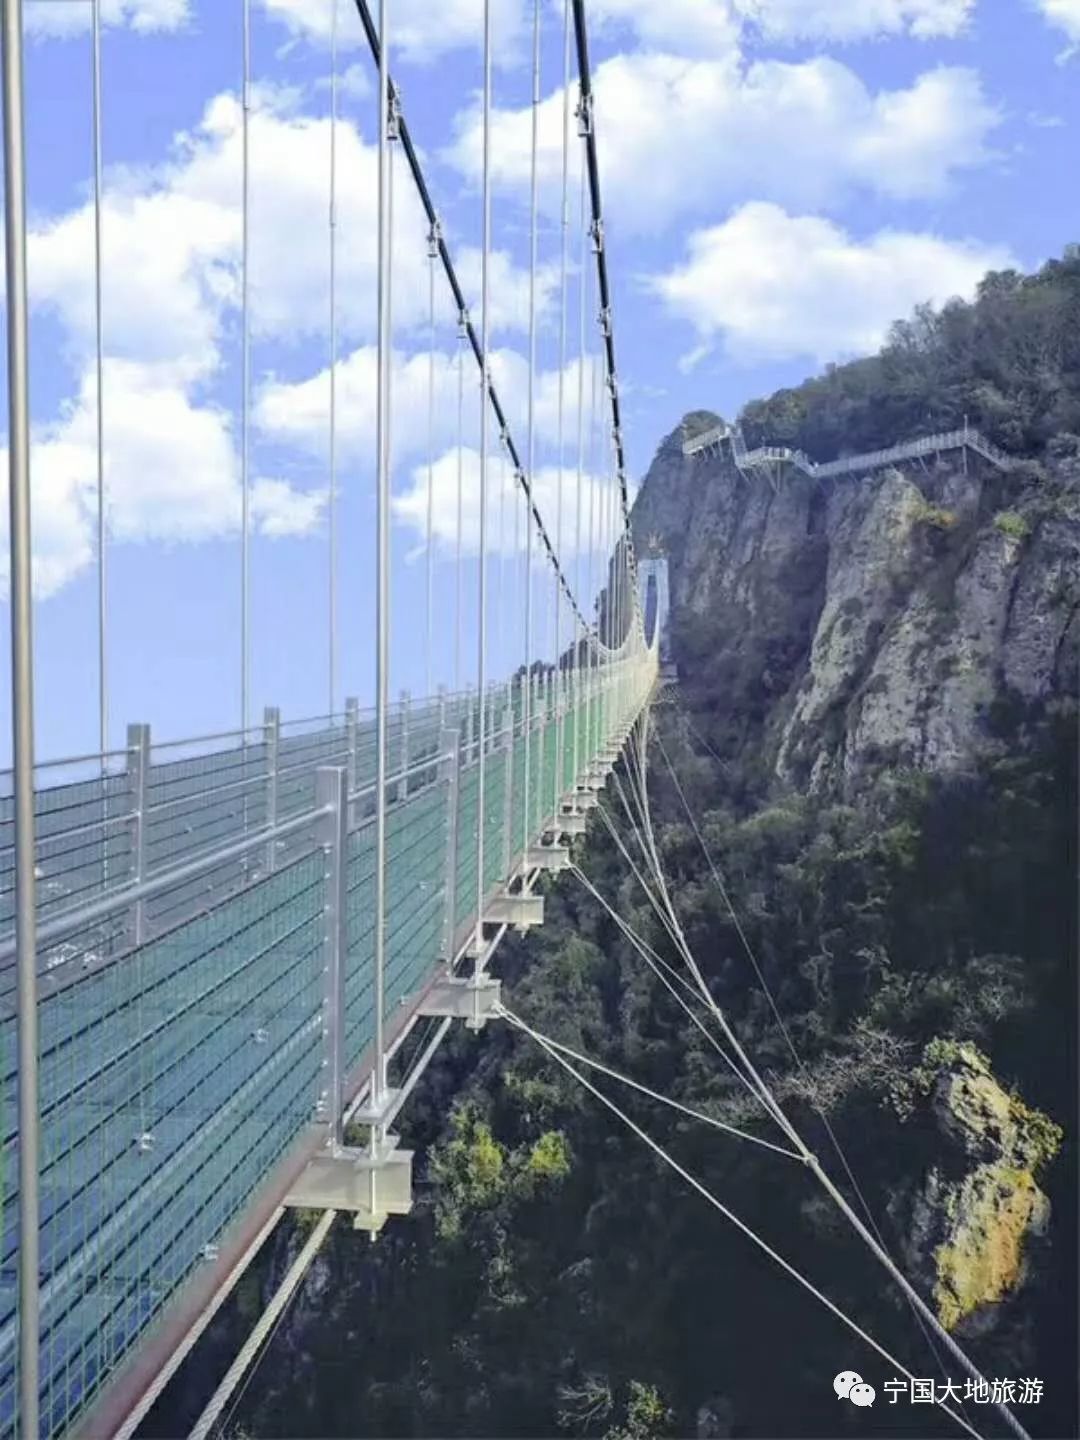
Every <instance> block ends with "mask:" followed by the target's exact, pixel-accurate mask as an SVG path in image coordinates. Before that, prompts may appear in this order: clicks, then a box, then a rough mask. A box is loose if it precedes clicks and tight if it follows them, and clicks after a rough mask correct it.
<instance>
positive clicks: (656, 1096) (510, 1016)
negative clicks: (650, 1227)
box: [495, 1003, 802, 1162]
mask: <svg viewBox="0 0 1080 1440" xmlns="http://www.w3.org/2000/svg"><path fill="white" fill-rule="evenodd" d="M495 1013H496V1014H498V1015H501V1016H502V1018H503V1019H504V1020H506V1021H508V1022H509V1023H510V1024H511V1025H513V1026H514V1028H515V1029H517V1030H520V1031H522V1032H523V1033H524V1034H526V1035H529V1036H531V1037H532V1038H533V1039H534V1040H537V1041H540V1042H542V1043H543V1044H544V1045H545V1046H550V1047H551V1048H552V1049H553V1050H558V1051H559V1052H560V1053H561V1054H563V1055H566V1056H567V1057H568V1058H569V1059H571V1060H576V1061H577V1063H578V1064H579V1065H585V1066H587V1067H588V1068H589V1069H590V1070H596V1071H598V1072H599V1073H600V1074H601V1075H606V1076H608V1078H609V1079H611V1080H618V1082H619V1083H620V1085H625V1086H627V1087H628V1088H629V1089H631V1090H637V1091H638V1092H639V1094H641V1095H647V1096H648V1097H649V1099H650V1100H656V1101H659V1103H660V1104H661V1105H667V1106H668V1107H669V1108H670V1109H672V1110H678V1111H680V1113H681V1114H683V1115H688V1116H689V1117H690V1118H691V1119H692V1120H700V1121H701V1122H702V1123H703V1124H705V1125H710V1126H712V1127H713V1129H715V1130H722V1131H724V1132H725V1133H726V1134H728V1135H734V1136H736V1137H737V1138H738V1139H740V1140H748V1141H749V1142H750V1143H751V1144H752V1145H760V1146H762V1147H763V1148H764V1149H766V1150H772V1151H773V1152H774V1153H775V1154H777V1155H785V1156H787V1158H788V1159H789V1160H797V1161H800V1162H801V1161H802V1156H801V1155H800V1154H798V1152H797V1151H795V1150H785V1149H784V1147H783V1146H782V1145H774V1144H773V1143H772V1141H771V1140H763V1139H762V1138H761V1136H760V1135H751V1134H750V1133H749V1132H748V1131H746V1130H740V1129H739V1128H738V1127H737V1126H735V1125H728V1124H727V1123H726V1122H725V1121H723V1120H719V1119H717V1117H716V1116H715V1115H709V1114H708V1113H707V1112H706V1111H704V1110H695V1109H694V1107H693V1106H692V1105H684V1104H683V1103H682V1102H681V1101H679V1100H674V1099H672V1097H671V1096H670V1095H663V1094H661V1093H660V1091H659V1090H652V1089H650V1087H649V1086H648V1085H643V1084H642V1083H641V1082H640V1080H632V1079H631V1078H630V1076H629V1075H623V1074H621V1073H620V1072H619V1071H618V1070H613V1069H612V1068H611V1067H610V1066H608V1065H604V1064H602V1063H601V1062H600V1061H599V1060H591V1059H590V1058H589V1057H588V1056H587V1055H582V1054H580V1053H579V1052H578V1051H577V1050H574V1049H572V1048H571V1047H570V1046H569V1045H563V1044H562V1043H561V1042H560V1041H558V1040H553V1039H552V1038H551V1036H550V1035H542V1034H541V1033H540V1032H539V1031H538V1030H534V1029H533V1028H532V1027H531V1026H530V1025H528V1024H527V1023H526V1022H525V1021H524V1020H522V1018H521V1016H520V1015H515V1014H514V1012H513V1011H512V1010H508V1009H507V1008H506V1006H505V1005H503V1004H501V1003H500V1004H498V1005H497V1006H496V1007H495Z"/></svg>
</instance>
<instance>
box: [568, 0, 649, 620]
mask: <svg viewBox="0 0 1080 1440" xmlns="http://www.w3.org/2000/svg"><path fill="white" fill-rule="evenodd" d="M572 5H573V11H574V35H575V38H576V40H577V56H578V82H579V84H580V87H581V103H580V109H579V118H580V121H581V128H582V131H583V138H584V140H585V155H586V159H587V161H588V171H589V203H590V207H591V210H592V221H591V226H590V229H591V232H592V237H593V250H594V251H595V253H596V275H597V282H598V286H599V291H600V330H601V334H602V335H603V338H604V353H605V358H606V360H607V374H608V394H609V396H610V398H611V423H612V439H613V441H614V444H615V468H616V473H617V475H618V480H619V493H620V495H621V497H622V511H623V525H624V531H625V536H624V543H625V544H626V550H627V568H628V570H629V574H630V581H631V584H632V586H633V590H634V593H635V595H636V593H637V558H636V556H635V554H634V533H633V530H632V529H631V527H630V495H629V491H628V489H627V484H626V452H625V450H624V448H623V438H622V409H621V406H620V403H619V384H618V372H617V370H616V369H615V327H614V324H613V322H612V314H611V286H610V283H609V281H608V268H607V253H606V250H605V247H604V208H603V203H602V201H601V198H600V162H599V160H598V159H597V152H596V120H595V115H594V108H593V88H592V70H591V67H590V65H589V36H588V31H587V30H586V27H585V0H572Z"/></svg>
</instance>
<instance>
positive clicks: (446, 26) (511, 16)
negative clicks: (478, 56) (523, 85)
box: [263, 0, 526, 68]
mask: <svg viewBox="0 0 1080 1440" xmlns="http://www.w3.org/2000/svg"><path fill="white" fill-rule="evenodd" d="M332 3H333V0H263V6H264V8H265V10H266V13H267V15H268V16H269V17H270V18H271V19H274V20H278V21H280V22H281V23H282V24H283V25H286V26H287V27H288V29H289V30H290V31H291V32H292V33H293V34H294V35H301V36H304V37H305V38H306V39H309V40H315V41H318V42H319V43H321V44H324V45H325V44H329V41H330V25H331V14H332V11H331V5H332ZM375 10H376V24H377V23H378V15H377V7H375ZM390 17H391V18H390V25H391V30H390V54H391V68H393V67H394V65H395V64H396V63H397V61H398V59H399V58H400V59H402V60H405V61H406V62H408V63H410V64H418V65H425V64H430V63H431V62H432V61H435V60H438V59H441V57H442V56H444V55H448V54H450V53H452V52H453V51H455V50H461V49H463V48H465V47H469V48H473V47H476V46H479V44H480V42H481V37H482V35H483V23H484V20H483V17H484V3H483V0H441V3H440V4H439V6H438V11H437V15H436V14H435V12H433V10H432V6H431V0H396V3H395V4H394V5H393V7H392V8H391V11H390ZM491 24H492V40H493V48H494V52H495V55H496V58H497V59H499V60H500V61H504V62H508V63H514V62H515V61H516V60H517V59H518V58H519V57H520V55H521V53H522V45H523V41H524V38H525V28H526V27H525V4H524V0H492V16H491ZM338 27H339V28H338V36H339V40H340V41H341V42H342V43H344V44H348V43H350V42H351V43H354V44H360V43H361V42H363V43H365V44H366V41H364V38H363V31H362V29H361V27H360V23H359V19H358V17H357V11H356V6H355V5H354V4H353V3H352V0H338Z"/></svg>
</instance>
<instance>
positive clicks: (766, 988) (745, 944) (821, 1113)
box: [656, 730, 962, 1408]
mask: <svg viewBox="0 0 1080 1440" xmlns="http://www.w3.org/2000/svg"><path fill="white" fill-rule="evenodd" d="M656 743H657V746H658V748H659V750H660V754H661V755H662V756H663V759H664V763H665V765H666V766H667V770H668V774H669V775H670V777H671V781H672V784H673V785H674V787H675V792H676V794H677V795H678V797H679V799H680V801H681V802H682V807H683V810H684V811H685V813H686V818H687V820H688V821H689V822H690V828H691V830H692V831H693V832H694V835H695V837H696V839H697V842H698V846H699V847H700V849H701V852H702V854H703V855H704V856H705V862H706V864H707V865H708V867H709V872H710V874H711V875H712V879H713V883H714V884H715V885H716V887H717V889H718V890H719V892H720V895H721V897H722V899H723V901H724V906H725V908H726V910H727V912H728V916H729V918H730V920H731V922H732V924H733V925H734V927H735V932H736V934H737V935H738V937H739V941H740V943H741V945H742V948H743V951H744V952H745V954H746V956H747V958H748V960H749V961H750V964H751V967H752V968H753V971H754V975H755V977H756V979H757V982H758V985H759V987H760V989H761V990H762V992H763V994H764V995H765V998H766V1000H767V1001H768V1004H769V1008H770V1010H771V1011H772V1014H773V1018H774V1020H775V1021H776V1024H777V1027H778V1029H779V1031H780V1034H781V1036H782V1037H783V1040H784V1043H785V1045H786V1046H787V1048H788V1051H789V1053H790V1055H791V1058H792V1059H793V1060H794V1062H795V1064H796V1066H797V1067H798V1069H799V1070H800V1072H801V1073H802V1076H803V1079H804V1081H805V1082H806V1084H807V1087H808V1089H809V1090H810V1091H811V1092H812V1090H813V1082H812V1079H811V1076H810V1072H809V1070H808V1068H807V1066H806V1064H805V1063H804V1061H803V1058H802V1056H801V1055H800V1054H799V1052H798V1050H797V1049H796V1048H795V1042H794V1041H793V1040H792V1038H791V1034H790V1032H789V1030H788V1028H787V1026H786V1025H785V1024H784V1020H783V1017H782V1016H781V1014H780V1008H779V1006H778V1005H777V1003H776V999H775V997H774V996H773V993H772V988H771V986H770V985H769V983H768V981H767V980H766V979H765V974H764V971H763V970H762V967H761V965H760V964H759V963H758V958H757V956H756V955H755V953H754V949H753V946H752V945H751V944H750V941H749V938H748V936H747V934H746V931H745V929H744V928H743V924H742V921H741V920H740V918H739V914H738V911H737V910H736V909H735V906H734V903H733V902H732V899H731V895H730V893H729V891H728V888H727V886H726V885H725V883H724V880H723V877H722V876H721V874H720V872H719V871H718V869H717V867H716V865H715V863H714V861H713V857H712V853H711V851H710V850H709V847H708V845H706V843H705V837H704V836H703V835H702V833H701V829H700V827H699V825H698V822H697V820H696V818H695V816H694V813H693V811H692V810H691V809H690V803H689V801H688V800H687V798H686V794H685V792H684V790H683V787H682V784H681V782H680V780H679V777H678V775H677V774H676V772H675V767H674V765H673V764H672V762H671V757H670V755H669V754H668V752H667V748H666V747H665V745H664V741H663V737H662V736H661V735H660V732H659V730H657V731H656ZM814 1108H815V1109H816V1110H817V1113H818V1117H819V1118H820V1120H821V1123H822V1125H823V1126H824V1128H825V1133H826V1135H827V1136H828V1139H829V1143H830V1144H831V1145H832V1147H833V1150H834V1151H835V1152H836V1156H837V1159H838V1160H839V1161H840V1163H841V1165H842V1166H843V1168H844V1173H845V1174H846V1175H847V1178H848V1181H849V1183H850V1185H851V1187H852V1189H853V1190H854V1192H855V1196H856V1198H857V1199H858V1201H859V1204H860V1205H861V1206H862V1209H863V1213H864V1214H865V1216H866V1220H867V1224H868V1225H869V1226H870V1228H871V1230H872V1231H873V1233H874V1238H875V1239H876V1240H877V1242H878V1244H879V1245H881V1246H882V1248H884V1245H885V1238H884V1236H883V1235H882V1233H881V1230H880V1229H879V1227H878V1225H877V1222H876V1221H875V1219H874V1215H873V1212H872V1211H871V1209H870V1205H869V1203H868V1202H867V1199H866V1197H865V1195H864V1194H863V1191H862V1188H861V1187H860V1185H859V1182H858V1181H857V1180H856V1178H855V1173H854V1171H853V1170H852V1168H851V1165H850V1163H849V1161H848V1158H847V1155H846V1154H845V1152H844V1149H843V1147H842V1146H841V1144H840V1140H839V1138H838V1136H837V1134H836V1131H835V1130H834V1129H833V1126H832V1123H831V1122H830V1120H829V1117H828V1115H827V1114H826V1112H825V1109H824V1107H821V1106H815V1107H814ZM904 1298H905V1300H907V1303H908V1306H909V1307H910V1309H911V1313H912V1315H913V1316H914V1318H915V1321H916V1324H917V1325H918V1326H919V1329H920V1330H921V1331H922V1333H923V1337H924V1338H925V1340H926V1343H927V1345H928V1346H929V1348H930V1352H931V1354H932V1355H933V1357H934V1359H935V1361H937V1363H938V1364H939V1365H940V1366H941V1369H942V1373H943V1374H944V1373H945V1371H944V1364H943V1362H942V1360H941V1355H940V1352H939V1351H938V1349H937V1346H936V1345H935V1344H934V1341H933V1337H932V1335H931V1333H930V1331H929V1329H928V1328H927V1326H926V1323H925V1321H924V1320H923V1318H922V1316H921V1315H920V1313H919V1311H918V1309H917V1308H916V1307H915V1305H914V1304H913V1303H912V1302H911V1300H910V1299H909V1298H908V1297H907V1296H906V1295H905V1297H904ZM945 1378H946V1379H947V1378H948V1376H947V1375H946V1377H945ZM961 1408H962V1407H961Z"/></svg>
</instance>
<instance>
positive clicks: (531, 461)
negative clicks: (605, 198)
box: [522, 0, 540, 850]
mask: <svg viewBox="0 0 1080 1440" xmlns="http://www.w3.org/2000/svg"><path fill="white" fill-rule="evenodd" d="M531 119H532V128H531V136H530V147H529V148H530V155H529V394H528V412H527V423H526V435H525V454H526V460H527V463H528V467H529V479H530V481H532V482H534V483H535V478H536V262H537V250H538V244H539V223H538V221H539V206H538V195H539V187H538V169H537V153H538V149H539V123H540V0H533V51H532V116H531ZM532 593H533V573H532V515H531V514H530V513H529V511H528V509H526V512H525V794H524V797H523V809H524V817H523V820H522V849H523V850H524V849H525V848H526V847H527V846H528V843H529V835H530V833H531V832H530V830H529V811H530V805H529V801H530V798H531V791H532V692H533V686H532Z"/></svg>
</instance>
